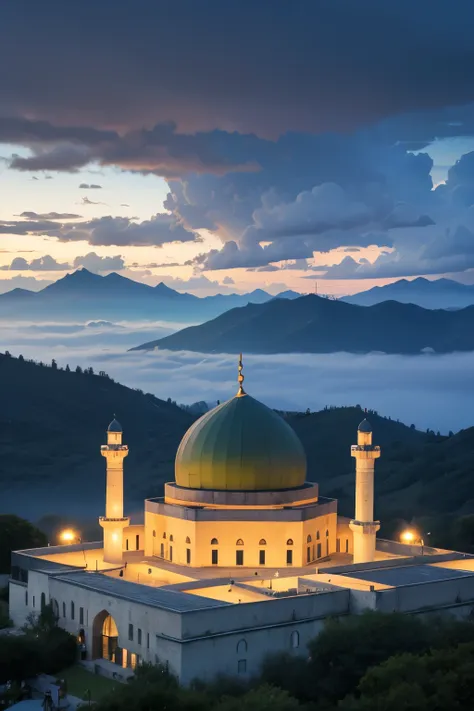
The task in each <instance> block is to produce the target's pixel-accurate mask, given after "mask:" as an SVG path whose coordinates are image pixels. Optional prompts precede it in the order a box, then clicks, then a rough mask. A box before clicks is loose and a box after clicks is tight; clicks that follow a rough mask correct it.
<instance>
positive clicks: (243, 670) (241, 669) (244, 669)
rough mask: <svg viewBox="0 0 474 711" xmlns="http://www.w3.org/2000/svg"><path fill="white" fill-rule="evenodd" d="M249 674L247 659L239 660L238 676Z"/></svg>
mask: <svg viewBox="0 0 474 711" xmlns="http://www.w3.org/2000/svg"><path fill="white" fill-rule="evenodd" d="M246 672H247V660H246V659H239V661H238V662H237V673H238V674H245V673H246Z"/></svg>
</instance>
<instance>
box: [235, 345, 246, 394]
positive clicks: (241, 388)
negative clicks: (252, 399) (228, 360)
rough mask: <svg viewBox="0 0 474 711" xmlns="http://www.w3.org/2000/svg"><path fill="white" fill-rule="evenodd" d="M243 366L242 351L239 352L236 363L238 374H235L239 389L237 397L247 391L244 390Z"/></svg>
mask: <svg viewBox="0 0 474 711" xmlns="http://www.w3.org/2000/svg"><path fill="white" fill-rule="evenodd" d="M243 367H244V366H243V364H242V353H241V354H240V357H239V365H238V371H239V374H238V376H237V381H238V383H239V390H238V392H237V397H242V396H243V395H247V393H246V392H245V390H244V376H243V374H242V370H243Z"/></svg>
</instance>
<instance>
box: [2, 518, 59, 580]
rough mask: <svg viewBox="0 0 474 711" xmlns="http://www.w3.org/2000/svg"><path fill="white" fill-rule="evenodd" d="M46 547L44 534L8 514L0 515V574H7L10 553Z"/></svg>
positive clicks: (46, 541) (46, 540)
mask: <svg viewBox="0 0 474 711" xmlns="http://www.w3.org/2000/svg"><path fill="white" fill-rule="evenodd" d="M47 545H48V539H47V538H46V536H45V535H44V533H42V532H41V531H40V530H39V529H37V528H36V527H35V526H33V525H32V524H31V523H30V522H29V521H25V520H24V519H22V518H19V516H13V515H10V514H2V515H0V573H8V572H9V570H10V556H11V552H12V551H15V550H24V549H27V548H41V547H43V546H47Z"/></svg>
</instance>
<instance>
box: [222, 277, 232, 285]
mask: <svg viewBox="0 0 474 711" xmlns="http://www.w3.org/2000/svg"><path fill="white" fill-rule="evenodd" d="M222 283H223V284H235V281H234V280H233V279H232V277H230V276H226V277H224V279H223V280H222Z"/></svg>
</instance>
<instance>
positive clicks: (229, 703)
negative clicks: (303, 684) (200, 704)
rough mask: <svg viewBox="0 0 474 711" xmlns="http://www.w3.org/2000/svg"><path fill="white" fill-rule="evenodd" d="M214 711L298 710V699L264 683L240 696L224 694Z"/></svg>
mask: <svg viewBox="0 0 474 711" xmlns="http://www.w3.org/2000/svg"><path fill="white" fill-rule="evenodd" d="M214 709H215V711H298V709H300V705H299V703H298V701H297V700H296V699H295V698H293V697H292V696H290V695H289V693H288V692H287V691H283V690H282V689H278V688H276V687H274V686H269V685H268V684H264V685H263V686H259V687H258V688H256V689H251V690H250V691H248V692H247V693H246V694H244V695H243V696H240V697H237V698H236V697H235V696H224V697H223V699H222V700H221V701H220V702H219V703H218V704H217V705H216V706H214Z"/></svg>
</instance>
